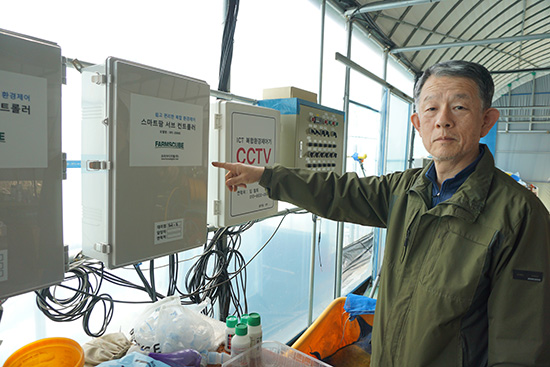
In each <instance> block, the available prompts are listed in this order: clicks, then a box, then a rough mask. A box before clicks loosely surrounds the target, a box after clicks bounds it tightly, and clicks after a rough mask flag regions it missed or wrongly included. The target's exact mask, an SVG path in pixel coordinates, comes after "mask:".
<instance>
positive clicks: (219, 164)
mask: <svg viewBox="0 0 550 367" xmlns="http://www.w3.org/2000/svg"><path fill="white" fill-rule="evenodd" d="M212 165H213V166H214V167H218V168H224V169H226V170H230V169H231V168H232V166H233V163H227V162H212Z"/></svg>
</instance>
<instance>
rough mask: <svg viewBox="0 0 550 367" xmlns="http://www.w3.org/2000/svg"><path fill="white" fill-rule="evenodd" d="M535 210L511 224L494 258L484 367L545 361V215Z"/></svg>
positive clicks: (549, 261)
mask: <svg viewBox="0 0 550 367" xmlns="http://www.w3.org/2000/svg"><path fill="white" fill-rule="evenodd" d="M537 209H538V210H530V211H528V212H527V213H526V215H525V216H524V218H523V220H520V221H519V223H514V225H515V228H513V231H514V234H515V236H510V237H513V238H507V239H504V241H505V242H506V241H511V242H509V244H510V243H512V244H513V245H512V246H505V247H506V248H508V249H509V250H505V253H500V254H499V255H500V256H498V257H497V258H496V259H494V261H495V264H494V266H495V267H496V269H495V274H496V276H495V277H494V279H493V281H492V287H491V288H492V289H491V295H490V296H489V302H488V310H487V311H488V316H489V366H512V365H514V366H550V216H549V214H548V212H547V211H546V210H545V209H544V208H542V205H540V206H537ZM518 210H520V209H519V208H518ZM497 247H498V246H497ZM496 251H497V253H499V251H498V249H496Z"/></svg>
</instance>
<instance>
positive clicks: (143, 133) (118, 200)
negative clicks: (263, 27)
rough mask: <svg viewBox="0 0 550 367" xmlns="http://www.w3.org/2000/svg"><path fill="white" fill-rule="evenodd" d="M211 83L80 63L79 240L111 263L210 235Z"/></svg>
mask: <svg viewBox="0 0 550 367" xmlns="http://www.w3.org/2000/svg"><path fill="white" fill-rule="evenodd" d="M209 98H210V87H209V85H208V84H207V83H205V82H203V81H200V80H197V79H193V78H190V77H186V76H183V75H179V74H175V73H170V72H167V71H164V70H159V69H155V68H152V67H148V66H144V65H140V64H137V63H134V62H130V61H126V60H121V59H118V58H112V57H111V58H108V59H107V60H106V62H105V64H103V65H94V66H90V67H87V68H85V69H83V72H82V116H83V118H82V216H83V218H82V232H83V238H82V247H83V252H84V254H85V255H87V256H90V257H94V258H97V259H99V260H102V261H103V262H105V263H106V265H107V267H109V268H117V267H120V266H124V265H128V264H133V263H137V262H139V261H143V260H148V259H153V258H156V257H159V256H163V255H168V254H172V253H175V252H179V251H183V250H186V249H189V248H193V247H198V246H201V245H202V244H204V242H205V241H206V233H207V226H206V215H207V213H206V207H207V201H206V200H207V197H206V194H207V174H208V168H207V164H208V161H207V160H208V119H209Z"/></svg>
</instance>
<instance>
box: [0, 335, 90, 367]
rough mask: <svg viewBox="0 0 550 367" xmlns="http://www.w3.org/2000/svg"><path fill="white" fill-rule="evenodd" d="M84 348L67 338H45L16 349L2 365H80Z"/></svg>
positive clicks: (33, 366)
mask: <svg viewBox="0 0 550 367" xmlns="http://www.w3.org/2000/svg"><path fill="white" fill-rule="evenodd" d="M82 366H84V350H83V349H82V347H81V346H80V344H78V343H77V342H75V341H74V340H72V339H69V338H46V339H40V340H37V341H35V342H32V343H29V344H27V345H25V346H24V347H22V348H20V349H18V350H16V351H15V352H14V353H13V354H12V355H11V356H10V357H9V358H8V359H7V360H6V363H4V367H82Z"/></svg>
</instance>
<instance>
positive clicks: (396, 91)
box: [335, 52, 550, 108]
mask: <svg viewBox="0 0 550 367" xmlns="http://www.w3.org/2000/svg"><path fill="white" fill-rule="evenodd" d="M335 57H336V60H337V61H340V62H341V63H342V64H344V65H346V66H347V67H349V68H350V69H353V70H355V71H357V72H358V73H360V74H363V75H364V76H366V77H367V78H370V79H371V80H373V81H375V82H376V83H378V84H380V85H381V86H383V87H385V88H388V89H389V90H390V92H392V93H393V94H395V95H396V96H398V97H399V98H401V99H402V100H404V101H406V102H409V103H413V102H414V98H413V97H411V96H409V95H407V93H405V92H402V91H401V90H400V89H398V88H396V87H394V86H393V85H391V84H390V83H388V82H386V81H385V80H384V79H382V78H380V77H379V76H377V75H375V74H373V73H371V72H370V71H368V70H367V69H365V68H364V67H362V66H361V65H359V64H357V63H355V62H353V61H352V60H350V59H349V58H347V57H345V56H344V55H342V54H341V53H339V52H336V54H335ZM549 108H550V107H549Z"/></svg>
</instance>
